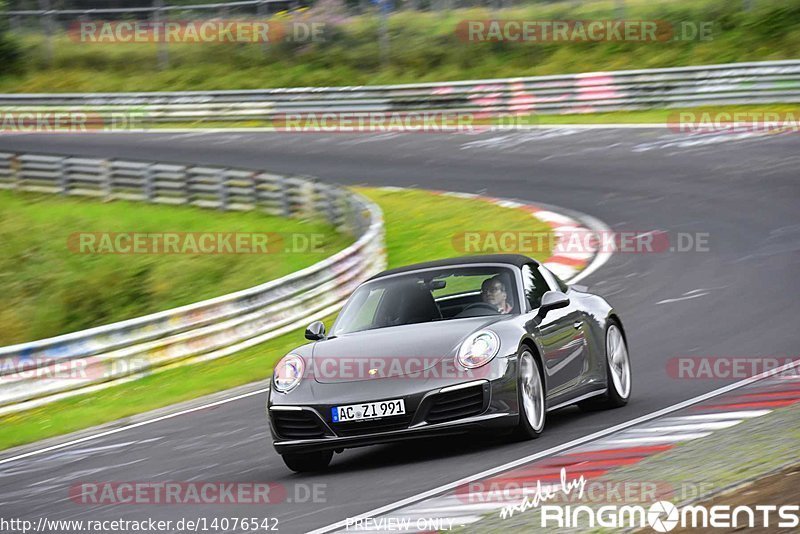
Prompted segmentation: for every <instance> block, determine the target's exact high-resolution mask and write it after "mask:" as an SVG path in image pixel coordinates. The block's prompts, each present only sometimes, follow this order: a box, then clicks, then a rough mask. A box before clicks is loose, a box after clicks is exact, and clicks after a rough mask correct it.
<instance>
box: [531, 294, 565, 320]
mask: <svg viewBox="0 0 800 534" xmlns="http://www.w3.org/2000/svg"><path fill="white" fill-rule="evenodd" d="M567 306H569V297H568V296H566V295H565V294H564V293H561V292H560V291H548V292H546V293H545V294H544V295H542V303H541V305H540V306H539V313H537V315H538V316H539V317H541V318H542V319H544V316H545V315H547V314H548V312H550V311H552V310H558V309H560V308H566V307H567Z"/></svg>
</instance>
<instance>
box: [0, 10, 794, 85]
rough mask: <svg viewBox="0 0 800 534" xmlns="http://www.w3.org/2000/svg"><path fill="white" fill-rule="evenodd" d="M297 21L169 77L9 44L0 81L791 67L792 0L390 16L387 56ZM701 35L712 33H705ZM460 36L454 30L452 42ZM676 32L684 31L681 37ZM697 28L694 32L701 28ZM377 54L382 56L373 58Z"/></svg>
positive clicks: (105, 58) (254, 81)
mask: <svg viewBox="0 0 800 534" xmlns="http://www.w3.org/2000/svg"><path fill="white" fill-rule="evenodd" d="M323 4H324V5H320V6H319V8H318V9H311V10H309V11H308V12H306V13H304V14H301V15H298V17H299V18H300V20H306V19H307V20H312V21H324V22H325V24H326V26H325V28H324V32H323V39H322V40H317V41H315V42H302V41H300V40H296V41H294V42H282V41H281V42H276V43H272V44H270V46H267V47H266V48H265V47H263V46H262V45H261V44H260V43H255V44H253V43H249V44H248V43H204V44H187V43H180V44H170V45H169V60H170V68H168V69H164V70H159V69H158V67H157V64H158V62H157V46H156V45H155V44H153V43H112V44H101V43H88V42H80V41H79V40H76V39H74V36H73V38H70V37H69V36H67V35H60V36H58V37H57V38H56V39H55V42H54V44H53V46H54V50H55V57H54V58H53V61H52V62H49V61H47V59H46V53H45V50H47V46H46V44H45V42H44V39H43V38H42V37H41V35H28V34H24V35H22V36H17V37H16V38H15V39H14V41H15V42H16V43H18V46H17V48H18V49H19V50H18V53H17V52H15V54H14V56H13V57H17V56H19V58H20V59H19V60H18V61H16V65H15V66H13V68H12V66H11V65H9V66H7V67H6V69H5V70H4V72H6V73H7V75H6V76H2V77H0V91H6V92H65V91H78V92H91V91H160V90H212V89H258V88H265V87H295V86H330V85H360V84H383V83H413V82H424V81H442V80H458V79H480V78H493V77H517V76H532V75H547V74H564V73H575V72H587V71H598V70H618V69H627V68H649V67H672V66H681V65H703V64H712V63H727V62H734V61H758V60H774V59H792V58H796V57H798V56H800V0H784V1H780V0H759V1H758V2H751V3H749V5H750V8H749V9H745V4H744V3H743V2H740V1H737V2H731V1H728V0H693V1H688V0H677V1H676V0H626V1H625V2H624V12H623V13H620V12H619V10H618V9H619V6H620V3H619V2H613V1H611V0H587V1H582V2H574V1H572V0H562V1H556V2H548V3H541V2H537V3H535V4H530V5H524V6H516V7H512V8H509V9H503V10H489V9H482V8H471V9H455V10H443V11H442V10H440V11H434V12H425V13H420V12H410V11H398V12H396V13H394V14H392V15H391V16H390V17H389V21H388V31H387V35H388V42H389V46H388V49H384V47H381V46H378V40H379V35H380V28H381V20H380V17H379V16H377V14H376V13H373V14H369V15H363V16H357V17H354V16H352V15H350V14H348V13H347V12H346V11H342V12H331V11H330V9H331V8H332V5H331V3H323ZM489 19H501V20H526V21H567V20H580V21H590V20H600V21H605V20H614V19H626V20H636V21H663V22H666V23H669V24H670V26H671V28H672V30H673V32H672V33H670V34H669V35H670V38H669V39H665V40H661V39H657V40H649V41H648V40H614V39H609V40H605V41H588V40H586V39H583V40H581V39H576V40H563V39H562V40H555V41H554V40H549V41H548V40H545V41H542V40H538V41H535V42H531V41H527V42H518V41H514V40H500V41H497V40H494V41H493V40H490V39H487V40H484V41H476V40H470V39H468V38H465V37H464V32H463V28H464V24H465V23H464V21H469V20H477V21H485V20H489ZM706 26H708V28H710V32H706V29H705V28H706ZM459 28H460V29H461V30H462V31H459ZM685 28H690V29H691V31H687V30H686V29H685ZM701 28H703V32H706V33H701V32H700V29H701ZM382 51H383V52H384V55H383V56H382Z"/></svg>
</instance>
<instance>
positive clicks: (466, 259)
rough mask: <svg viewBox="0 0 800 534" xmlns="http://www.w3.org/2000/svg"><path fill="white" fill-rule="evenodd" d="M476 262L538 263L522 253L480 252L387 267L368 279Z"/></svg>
mask: <svg viewBox="0 0 800 534" xmlns="http://www.w3.org/2000/svg"><path fill="white" fill-rule="evenodd" d="M478 263H505V264H508V265H514V266H516V267H522V266H523V265H525V264H526V263H534V264H536V265H539V262H537V261H536V260H534V259H532V258H529V257H528V256H524V255H522V254H481V255H478V256H460V257H456V258H446V259H442V260H435V261H426V262H424V263H414V264H412V265H406V266H404V267H397V268H396V269H389V270H387V271H383V272H382V273H378V274H376V275H375V276H373V277H372V278H370V280H375V279H376V278H383V277H384V276H391V275H393V274H400V273H408V272H411V271H419V270H421V269H430V268H435V267H449V266H455V265H472V264H478Z"/></svg>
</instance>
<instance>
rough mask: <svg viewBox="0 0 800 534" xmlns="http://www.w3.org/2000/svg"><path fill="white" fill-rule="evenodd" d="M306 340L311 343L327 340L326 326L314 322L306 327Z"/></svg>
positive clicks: (319, 322) (320, 322)
mask: <svg viewBox="0 0 800 534" xmlns="http://www.w3.org/2000/svg"><path fill="white" fill-rule="evenodd" d="M306 339H310V340H311V341H319V340H320V339H325V325H324V324H323V323H322V321H314V322H313V323H311V324H310V325H308V326H307V327H306Z"/></svg>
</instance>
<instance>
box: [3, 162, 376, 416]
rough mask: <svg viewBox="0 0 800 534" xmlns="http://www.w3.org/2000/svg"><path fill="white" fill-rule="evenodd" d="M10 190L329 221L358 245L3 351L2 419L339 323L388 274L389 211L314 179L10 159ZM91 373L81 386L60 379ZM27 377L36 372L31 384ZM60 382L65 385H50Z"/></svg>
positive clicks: (6, 171)
mask: <svg viewBox="0 0 800 534" xmlns="http://www.w3.org/2000/svg"><path fill="white" fill-rule="evenodd" d="M0 189H11V190H19V191H34V192H44V193H56V194H62V195H83V196H93V197H98V198H102V199H107V200H108V199H126V200H140V201H146V202H156V203H164V204H183V205H191V206H199V207H205V208H217V209H233V210H260V211H263V212H265V213H269V214H273V215H282V216H287V217H290V216H296V215H301V216H312V215H320V214H321V215H322V216H323V217H326V218H327V219H328V220H329V221H330V222H331V223H332V224H333V225H335V226H336V227H337V228H338V229H339V230H341V231H346V232H349V233H351V234H353V235H354V236H355V237H356V238H357V240H356V242H355V243H354V244H352V245H350V246H349V247H347V248H346V249H344V250H342V251H340V252H338V253H337V254H334V255H333V256H331V257H329V258H327V259H325V260H323V261H321V262H319V263H316V264H315V265H312V266H310V267H308V268H305V269H303V270H301V271H298V272H296V273H293V274H291V275H288V276H285V277H283V278H280V279H278V280H272V281H269V282H266V283H264V284H261V285H258V286H255V287H252V288H250V289H245V290H243V291H238V292H236V293H231V294H229V295H224V296H221V297H217V298H214V299H210V300H205V301H202V302H198V303H195V304H190V305H188V306H182V307H180V308H176V309H173V310H167V311H163V312H160V313H154V314H151V315H147V316H144V317H139V318H136V319H131V320H127V321H122V322H118V323H113V324H110V325H106V326H101V327H97V328H91V329H88V330H83V331H80V332H74V333H71V334H66V335H61V336H57V337H53V338H49V339H43V340H39V341H33V342H30V343H22V344H18V345H12V346H7V347H0V361H5V362H8V361H9V360H8V359H9V358H10V359H12V360H11V361H13V362H14V363H15V365H13V366H7V365H6V366H3V367H0V413H8V412H13V411H17V410H20V409H23V408H25V407H30V406H34V405H38V404H43V403H46V402H50V401H52V400H56V399H58V398H62V397H64V396H69V395H74V394H76V393H80V392H82V391H87V390H90V389H95V388H98V387H104V386H105V385H109V384H112V383H117V382H119V381H122V380H131V379H134V378H137V377H139V376H141V375H142V374H143V373H146V372H154V371H157V370H160V369H164V368H167V367H170V366H174V365H179V364H184V363H189V362H195V361H204V360H210V359H214V358H219V357H222V356H227V355H229V354H232V353H233V352H236V351H237V350H241V349H243V348H246V347H249V346H252V345H255V344H257V343H261V342H263V341H266V340H268V339H271V338H273V337H276V336H278V335H280V334H283V333H285V332H288V331H290V330H292V329H295V328H298V327H301V326H304V325H305V324H306V323H307V322H308V321H310V320H313V319H316V318H319V317H323V316H325V315H327V314H329V313H332V312H333V311H335V310H336V309H338V308H339V307H341V305H342V304H343V302H344V299H345V298H346V297H347V296H348V295H349V294H350V293H351V292H352V290H353V289H354V288H355V287H356V286H357V285H358V284H359V283H361V282H362V281H364V280H365V279H366V278H368V277H369V276H371V275H373V274H375V273H376V272H379V271H380V270H382V269H384V268H385V261H386V259H385V250H384V243H383V222H382V214H381V212H380V209H379V208H378V207H377V206H376V205H375V204H373V203H371V202H370V201H368V200H366V199H365V198H364V197H362V196H360V195H357V194H355V193H353V192H350V191H348V190H346V189H342V188H339V187H336V186H332V185H328V184H324V183H320V182H318V181H315V180H313V179H311V178H308V177H302V176H282V175H277V174H273V173H269V172H263V171H252V170H243V169H230V168H217V167H207V166H197V165H176V164H171V163H170V164H167V163H150V162H141V161H123V160H106V159H91V158H78V157H64V156H55V155H43V154H13V153H0ZM76 365H77V366H79V367H80V370H81V372H80V373H79V375H78V376H77V377H70V379H64V378H58V377H57V376H56V375H58V373H59V370H63V369H64V368H65V367H69V366H73V367H74V366H76ZM20 366H24V369H25V372H23V373H19V372H18V371H19V369H20ZM50 376H54V378H52V379H51V378H48V377H50Z"/></svg>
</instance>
